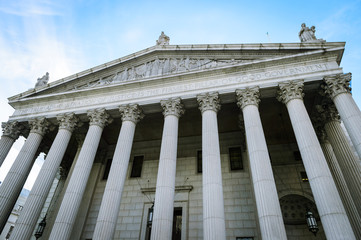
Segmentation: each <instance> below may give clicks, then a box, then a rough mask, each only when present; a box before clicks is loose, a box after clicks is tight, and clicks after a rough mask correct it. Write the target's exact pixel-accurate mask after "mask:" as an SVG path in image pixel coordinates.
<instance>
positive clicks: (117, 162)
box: [93, 105, 143, 240]
mask: <svg viewBox="0 0 361 240" xmlns="http://www.w3.org/2000/svg"><path fill="white" fill-rule="evenodd" d="M120 112H121V114H122V128H121V130H120V134H119V138H118V142H117V146H116V148H115V152H114V156H113V161H112V165H111V167H110V171H109V176H108V181H107V184H106V187H105V191H104V195H103V198H102V204H101V206H100V210H99V215H98V219H97V223H96V226H95V230H94V236H93V239H97V240H103V239H113V236H114V232H115V227H116V223H117V220H118V213H119V206H120V202H121V199H122V193H123V187H124V182H125V178H126V173H127V169H128V163H129V157H130V152H131V149H132V144H133V137H134V131H135V126H136V123H137V122H138V121H139V120H140V119H142V118H143V113H142V111H141V109H140V108H139V106H138V105H128V106H121V107H120Z"/></svg>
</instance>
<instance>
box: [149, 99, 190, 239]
mask: <svg viewBox="0 0 361 240" xmlns="http://www.w3.org/2000/svg"><path fill="white" fill-rule="evenodd" d="M161 105H162V107H163V114H164V127H163V136H162V145H161V150H160V158H159V168H158V176H157V188H156V194H155V202H154V215H153V223H152V232H151V239H152V240H157V239H171V238H172V229H173V206H174V192H175V177H176V160H177V145H178V121H179V117H180V115H181V114H183V113H184V109H183V105H182V104H181V100H180V99H179V98H178V99H170V100H166V101H161Z"/></svg>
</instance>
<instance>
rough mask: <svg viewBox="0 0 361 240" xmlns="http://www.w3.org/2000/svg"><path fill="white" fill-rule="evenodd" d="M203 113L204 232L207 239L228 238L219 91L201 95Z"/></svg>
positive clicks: (199, 96) (200, 106) (200, 105)
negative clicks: (219, 126) (220, 135)
mask: <svg viewBox="0 0 361 240" xmlns="http://www.w3.org/2000/svg"><path fill="white" fill-rule="evenodd" d="M197 101H198V103H199V109H200V110H201V113H202V164H203V165H202V184H203V235H204V239H207V240H211V239H214V240H216V239H217V240H222V239H226V226H225V218H224V199H223V184H222V172H221V162H220V150H219V139H218V127H217V112H218V110H219V109H220V101H219V97H218V93H205V94H201V95H198V96H197Z"/></svg>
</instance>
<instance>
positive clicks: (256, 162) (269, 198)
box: [236, 87, 287, 240]
mask: <svg viewBox="0 0 361 240" xmlns="http://www.w3.org/2000/svg"><path fill="white" fill-rule="evenodd" d="M236 94H237V100H238V102H237V104H238V106H239V107H240V108H241V109H242V112H243V119H244V125H245V131H246V139H247V149H248V155H249V161H250V170H251V173H252V180H253V190H254V194H255V198H256V204H257V212H258V219H259V224H260V229H261V235H262V239H270V240H271V239H287V237H286V230H285V228H284V223H283V219H282V213H281V208H280V204H279V201H278V196H277V189H276V185H275V180H274V178H273V172H272V167H271V162H270V158H269V154H268V149H267V144H266V139H265V136H264V133H263V128H262V123H261V118H260V115H259V112H258V103H259V101H260V99H259V87H253V88H246V89H240V90H237V91H236Z"/></svg>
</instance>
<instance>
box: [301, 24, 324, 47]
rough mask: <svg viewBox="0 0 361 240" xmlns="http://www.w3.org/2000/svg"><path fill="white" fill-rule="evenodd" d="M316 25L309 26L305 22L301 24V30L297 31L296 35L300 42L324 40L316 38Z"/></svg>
mask: <svg viewBox="0 0 361 240" xmlns="http://www.w3.org/2000/svg"><path fill="white" fill-rule="evenodd" d="M315 32H316V27H315V26H312V27H311V28H309V27H307V26H306V24H305V23H302V24H301V30H300V32H299V33H298V37H299V38H300V40H301V42H326V41H325V40H323V39H322V38H320V39H317V38H316V36H315Z"/></svg>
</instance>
